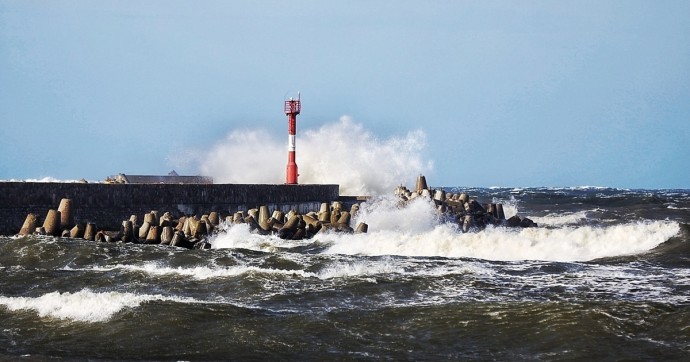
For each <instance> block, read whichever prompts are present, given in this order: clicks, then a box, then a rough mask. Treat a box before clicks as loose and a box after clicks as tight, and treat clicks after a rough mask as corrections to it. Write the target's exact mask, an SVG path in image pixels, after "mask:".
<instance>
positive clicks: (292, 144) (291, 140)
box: [288, 134, 295, 152]
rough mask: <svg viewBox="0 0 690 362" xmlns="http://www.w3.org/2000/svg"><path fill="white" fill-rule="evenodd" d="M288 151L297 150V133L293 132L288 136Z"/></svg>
mask: <svg viewBox="0 0 690 362" xmlns="http://www.w3.org/2000/svg"><path fill="white" fill-rule="evenodd" d="M288 151H291V152H294V151H295V135H294V134H291V135H289V136H288Z"/></svg>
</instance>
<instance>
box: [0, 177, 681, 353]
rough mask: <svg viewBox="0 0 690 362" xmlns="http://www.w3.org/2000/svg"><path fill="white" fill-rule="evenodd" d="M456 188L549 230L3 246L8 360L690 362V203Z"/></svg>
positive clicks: (411, 219)
mask: <svg viewBox="0 0 690 362" xmlns="http://www.w3.org/2000/svg"><path fill="white" fill-rule="evenodd" d="M448 190H449V191H466V192H468V193H469V194H470V196H473V197H476V198H477V199H478V200H479V201H480V202H492V201H493V202H501V203H503V204H504V205H505V211H506V216H508V217H509V216H512V215H514V214H518V215H520V216H521V217H529V218H531V219H532V220H534V221H535V222H537V223H538V224H539V227H538V228H529V229H508V228H503V227H489V228H488V229H485V230H482V231H474V232H469V233H462V232H461V231H460V230H459V229H458V227H457V226H456V225H453V224H449V223H445V222H444V221H443V220H440V219H439V218H438V217H437V215H436V212H435V209H434V207H433V204H431V203H430V202H427V201H424V200H417V201H414V202H411V203H410V204H409V205H407V207H405V208H398V207H397V206H396V202H395V201H394V200H392V199H391V198H388V197H381V198H378V199H374V200H372V201H370V202H368V203H367V204H366V205H363V207H362V210H361V212H360V213H359V215H358V216H357V218H356V219H355V220H354V221H355V222H357V221H365V222H367V223H368V224H369V233H368V234H356V235H342V234H318V235H317V236H316V237H315V238H314V239H311V240H304V241H285V240H281V239H279V238H277V237H273V236H260V235H256V234H252V233H250V232H249V230H248V229H247V228H246V227H245V226H242V225H238V226H226V227H224V228H223V231H221V232H220V233H219V234H217V235H215V236H214V237H213V239H212V245H213V249H211V250H186V249H176V248H171V247H167V246H158V245H135V244H122V243H94V242H86V241H83V240H75V239H58V238H46V237H33V236H32V237H21V238H20V237H0V358H2V359H25V360H43V359H52V358H58V359H61V358H62V359H107V360H110V359H147V360H230V359H232V360H257V359H262V360H269V359H270V360H373V359H376V360H447V359H458V360H468V359H469V360H472V359H478V360H491V359H496V360H511V361H514V360H563V359H566V360H584V359H598V360H621V359H625V360H630V359H632V360H690V190H621V189H609V188H593V187H582V188H562V189H554V188H525V189H507V188H506V189H504V188H493V189H466V188H463V189H459V188H458V189H448Z"/></svg>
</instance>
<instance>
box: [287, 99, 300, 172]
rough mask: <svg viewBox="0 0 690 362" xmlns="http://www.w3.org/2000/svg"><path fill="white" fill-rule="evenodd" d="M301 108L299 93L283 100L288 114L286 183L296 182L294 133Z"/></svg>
mask: <svg viewBox="0 0 690 362" xmlns="http://www.w3.org/2000/svg"><path fill="white" fill-rule="evenodd" d="M301 109H302V104H301V102H300V93H299V92H297V99H296V100H295V99H292V97H290V100H287V101H285V107H284V110H285V114H286V115H287V116H288V164H287V173H286V175H285V183H286V184H288V185H296V184H297V176H299V174H298V173H297V163H296V162H295V158H296V155H295V135H296V134H297V115H298V114H299V112H300V111H301Z"/></svg>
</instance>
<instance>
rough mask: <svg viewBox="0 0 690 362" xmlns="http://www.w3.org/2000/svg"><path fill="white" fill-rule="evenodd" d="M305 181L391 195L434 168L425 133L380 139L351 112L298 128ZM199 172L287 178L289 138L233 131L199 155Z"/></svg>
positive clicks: (224, 178)
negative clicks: (349, 114) (425, 153)
mask: <svg viewBox="0 0 690 362" xmlns="http://www.w3.org/2000/svg"><path fill="white" fill-rule="evenodd" d="M296 146H297V165H298V167H299V182H300V183H302V184H338V185H340V193H341V194H342V195H375V194H382V193H387V192H389V191H390V190H392V189H393V188H394V187H395V186H397V185H399V184H400V183H401V182H409V181H411V180H414V179H415V177H416V176H417V175H419V174H420V173H428V172H430V171H431V170H432V169H433V161H431V160H428V159H425V158H424V157H423V153H424V149H425V147H426V134H425V133H424V132H423V131H421V130H415V131H410V132H408V133H407V134H405V135H404V136H390V137H387V138H379V137H377V136H375V135H374V134H372V133H371V132H370V131H368V130H367V129H366V128H365V127H364V126H363V125H362V124H360V123H357V122H355V121H354V120H352V119H351V118H350V117H348V116H343V117H341V118H340V120H339V121H337V122H333V123H328V124H324V125H323V126H321V127H319V128H316V129H300V128H299V125H298V128H297V142H296ZM199 162H200V165H201V166H200V167H199V171H200V173H201V174H203V175H208V176H212V177H213V179H214V181H215V182H216V183H268V184H281V183H284V182H285V167H286V163H287V137H284V138H283V137H280V138H276V137H274V136H272V135H271V134H270V133H269V132H266V131H264V130H260V129H244V130H233V131H231V132H230V133H229V134H228V135H227V136H226V137H225V139H223V140H222V141H220V142H218V143H216V144H215V145H214V146H213V147H212V148H211V149H210V150H209V151H207V152H206V153H203V152H202V156H201V157H200V160H199Z"/></svg>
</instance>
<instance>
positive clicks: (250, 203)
mask: <svg viewBox="0 0 690 362" xmlns="http://www.w3.org/2000/svg"><path fill="white" fill-rule="evenodd" d="M338 196H339V195H338V185H253V184H252V185H249V184H247V185H243V184H215V185H201V184H195V185H181V184H177V185H171V184H82V183H41V182H0V235H14V234H16V233H18V232H19V229H20V228H21V227H22V224H23V222H24V219H25V218H26V215H27V214H28V213H30V212H31V213H34V214H36V216H38V219H39V220H38V221H39V225H42V223H43V220H44V219H45V216H46V214H47V213H48V210H49V209H56V210H57V208H58V206H59V205H60V200H61V199H63V198H68V199H72V203H73V211H72V213H73V215H74V220H75V222H77V223H84V222H95V223H96V225H97V227H98V228H99V229H104V230H119V228H120V225H121V224H122V220H125V219H129V216H130V215H132V214H134V215H137V216H138V217H139V218H140V220H141V218H142V217H143V214H144V213H147V212H150V211H151V210H157V211H159V212H160V213H161V214H163V213H164V212H170V213H172V214H173V216H174V217H179V216H182V215H198V216H201V215H202V214H207V213H210V212H211V211H216V212H218V213H220V214H221V215H222V216H223V217H225V216H227V215H230V214H232V213H234V212H235V211H239V210H244V211H246V210H249V209H252V208H257V207H259V206H261V205H267V206H268V207H269V209H271V211H273V210H276V209H280V210H283V211H289V210H290V209H295V210H296V211H298V212H300V213H306V212H308V211H318V209H319V205H320V203H321V202H332V201H334V200H337V199H338Z"/></svg>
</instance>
